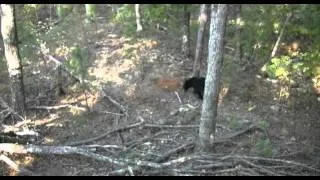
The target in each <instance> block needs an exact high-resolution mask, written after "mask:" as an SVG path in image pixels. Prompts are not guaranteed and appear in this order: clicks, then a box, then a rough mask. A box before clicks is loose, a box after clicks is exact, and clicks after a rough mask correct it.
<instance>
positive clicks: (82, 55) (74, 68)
mask: <svg viewBox="0 0 320 180" xmlns="http://www.w3.org/2000/svg"><path fill="white" fill-rule="evenodd" d="M88 58H89V52H88V49H86V48H80V47H79V45H75V46H73V47H71V57H70V59H69V60H68V61H66V62H65V65H66V67H67V68H68V70H69V71H70V72H71V73H72V74H73V75H74V76H79V77H81V79H84V78H85V77H87V69H88V66H89V64H88V62H89V61H88Z"/></svg>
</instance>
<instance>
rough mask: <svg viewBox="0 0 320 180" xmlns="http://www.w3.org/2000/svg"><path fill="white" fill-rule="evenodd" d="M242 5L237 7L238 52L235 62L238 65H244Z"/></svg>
mask: <svg viewBox="0 0 320 180" xmlns="http://www.w3.org/2000/svg"><path fill="white" fill-rule="evenodd" d="M241 8H242V7H241V4H237V5H236V34H235V36H236V52H235V56H234V61H235V62H238V64H240V65H243V63H242V55H243V50H242V43H241V40H242V38H241V36H242V27H241V21H242V20H241Z"/></svg>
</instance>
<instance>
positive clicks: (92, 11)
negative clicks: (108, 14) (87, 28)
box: [85, 4, 97, 23]
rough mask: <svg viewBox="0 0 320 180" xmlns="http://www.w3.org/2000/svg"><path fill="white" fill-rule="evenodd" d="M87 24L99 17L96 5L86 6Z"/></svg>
mask: <svg viewBox="0 0 320 180" xmlns="http://www.w3.org/2000/svg"><path fill="white" fill-rule="evenodd" d="M85 7H86V22H87V23H89V22H91V21H93V20H94V18H95V17H96V15H97V8H96V5H95V4H86V5H85Z"/></svg>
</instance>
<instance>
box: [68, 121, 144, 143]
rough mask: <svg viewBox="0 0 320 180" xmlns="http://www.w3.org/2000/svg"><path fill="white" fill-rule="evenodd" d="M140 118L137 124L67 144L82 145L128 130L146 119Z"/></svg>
mask: <svg viewBox="0 0 320 180" xmlns="http://www.w3.org/2000/svg"><path fill="white" fill-rule="evenodd" d="M140 120H141V121H140V122H138V123H135V124H132V125H129V126H126V127H121V128H118V129H115V130H110V131H108V132H106V133H104V134H102V135H100V136H97V137H94V138H90V139H86V140H82V141H78V142H74V143H69V144H67V145H68V146H75V145H80V144H86V143H89V142H92V141H97V140H99V139H102V138H104V137H106V136H108V135H109V134H112V133H115V132H119V131H125V130H128V129H132V128H136V127H139V126H141V125H142V124H143V123H144V120H143V119H142V118H141V119H140Z"/></svg>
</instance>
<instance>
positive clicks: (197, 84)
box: [183, 77, 206, 100]
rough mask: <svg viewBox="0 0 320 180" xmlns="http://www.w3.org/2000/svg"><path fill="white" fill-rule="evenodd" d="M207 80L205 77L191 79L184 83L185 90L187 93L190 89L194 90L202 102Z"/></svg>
mask: <svg viewBox="0 0 320 180" xmlns="http://www.w3.org/2000/svg"><path fill="white" fill-rule="evenodd" d="M205 80H206V79H205V78H204V77H192V78H189V79H187V80H186V81H185V82H184V83H183V89H184V90H185V91H187V90H188V89H189V88H193V92H194V93H195V94H197V95H198V97H199V98H200V99H201V100H202V99H203V92H204V84H205Z"/></svg>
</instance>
